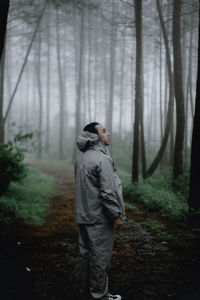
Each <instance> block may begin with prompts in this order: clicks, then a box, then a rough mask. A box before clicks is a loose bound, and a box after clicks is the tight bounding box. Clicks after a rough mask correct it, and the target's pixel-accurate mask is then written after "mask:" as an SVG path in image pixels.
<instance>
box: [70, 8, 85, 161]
mask: <svg viewBox="0 0 200 300" xmlns="http://www.w3.org/2000/svg"><path fill="white" fill-rule="evenodd" d="M84 15H85V11H84V7H82V10H81V21H80V46H79V60H78V77H77V84H76V114H75V140H74V151H73V160H74V159H75V155H76V151H77V145H76V140H77V136H78V134H79V132H80V124H81V88H82V68H83V49H84V48H83V47H84Z"/></svg>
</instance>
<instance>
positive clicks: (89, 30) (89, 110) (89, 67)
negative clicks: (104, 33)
mask: <svg viewBox="0 0 200 300" xmlns="http://www.w3.org/2000/svg"><path fill="white" fill-rule="evenodd" d="M89 3H90V1H89V0H88V113H89V122H90V121H91V120H92V112H91V12H90V7H89Z"/></svg>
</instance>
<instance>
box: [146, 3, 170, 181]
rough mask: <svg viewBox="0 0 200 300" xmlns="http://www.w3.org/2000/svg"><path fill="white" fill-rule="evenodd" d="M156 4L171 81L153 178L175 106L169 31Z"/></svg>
mask: <svg viewBox="0 0 200 300" xmlns="http://www.w3.org/2000/svg"><path fill="white" fill-rule="evenodd" d="M156 4H157V10H158V15H159V20H160V25H161V29H162V34H163V39H164V45H165V52H166V63H167V72H168V80H169V102H168V112H167V118H166V125H165V132H164V135H163V139H162V142H161V145H160V148H159V150H158V153H157V155H156V157H155V158H154V160H153V162H152V163H151V165H150V167H149V169H148V171H147V176H151V175H152V174H153V173H154V172H155V170H156V168H157V167H158V165H159V163H160V161H161V159H162V157H163V154H164V151H165V148H166V145H167V142H168V137H169V133H170V129H171V123H172V118H173V104H174V75H173V72H172V64H171V58H170V48H169V42H168V37H167V30H166V28H165V24H164V20H163V16H162V12H161V7H160V1H159V0H156Z"/></svg>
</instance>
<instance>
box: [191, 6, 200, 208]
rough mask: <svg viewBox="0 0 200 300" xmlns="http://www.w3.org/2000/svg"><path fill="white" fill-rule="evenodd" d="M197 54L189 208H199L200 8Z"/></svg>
mask: <svg viewBox="0 0 200 300" xmlns="http://www.w3.org/2000/svg"><path fill="white" fill-rule="evenodd" d="M198 48H199V53H198V72H197V82H196V100H195V114H194V125H193V134H192V150H191V172H190V190H189V206H190V208H194V209H197V208H200V189H199V183H200V143H199V141H200V7H199V45H198Z"/></svg>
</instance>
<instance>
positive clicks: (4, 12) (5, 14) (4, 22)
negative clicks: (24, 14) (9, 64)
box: [0, 0, 9, 143]
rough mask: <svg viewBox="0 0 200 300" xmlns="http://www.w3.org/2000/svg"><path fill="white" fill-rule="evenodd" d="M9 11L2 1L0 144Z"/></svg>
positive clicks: (1, 138)
mask: <svg viewBox="0 0 200 300" xmlns="http://www.w3.org/2000/svg"><path fill="white" fill-rule="evenodd" d="M8 10H9V0H2V1H1V4H0V64H1V74H0V76H1V78H0V143H3V142H4V120H3V84H4V60H5V59H4V56H5V55H4V43H5V35H6V26H7V18H8Z"/></svg>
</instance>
